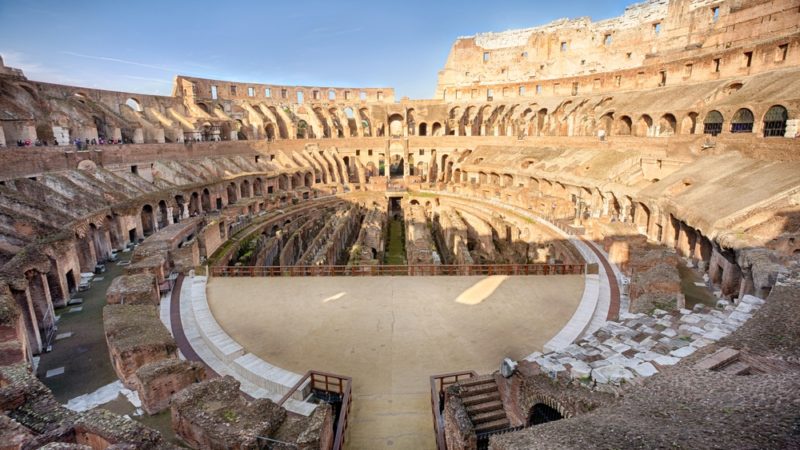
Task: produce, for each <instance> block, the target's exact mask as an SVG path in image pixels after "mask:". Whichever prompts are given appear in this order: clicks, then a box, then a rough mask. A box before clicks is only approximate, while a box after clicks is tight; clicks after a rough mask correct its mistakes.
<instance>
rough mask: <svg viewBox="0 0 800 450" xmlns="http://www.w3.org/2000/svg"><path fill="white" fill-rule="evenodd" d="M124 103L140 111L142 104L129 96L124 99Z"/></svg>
mask: <svg viewBox="0 0 800 450" xmlns="http://www.w3.org/2000/svg"><path fill="white" fill-rule="evenodd" d="M125 104H126V105H128V106H129V107H130V108H131V109H132V110H134V111H136V112H142V105H141V104H140V103H139V101H138V100H136V99H135V98H129V99H127V100H125Z"/></svg>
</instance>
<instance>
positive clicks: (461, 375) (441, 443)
mask: <svg viewBox="0 0 800 450" xmlns="http://www.w3.org/2000/svg"><path fill="white" fill-rule="evenodd" d="M476 376H478V374H477V373H475V372H473V371H469V372H452V373H443V374H441V375H431V378H430V381H431V412H432V413H433V432H434V433H435V434H436V448H437V450H447V442H446V441H445V437H444V418H443V417H442V410H443V409H444V390H445V388H447V386H450V385H451V384H454V383H457V382H459V381H462V380H468V379H470V378H473V377H476Z"/></svg>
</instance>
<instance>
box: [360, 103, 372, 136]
mask: <svg viewBox="0 0 800 450" xmlns="http://www.w3.org/2000/svg"><path fill="white" fill-rule="evenodd" d="M358 115H359V117H360V118H361V128H362V129H363V130H364V136H372V126H371V125H370V121H369V113H368V111H367V109H366V108H362V109H360V110H358Z"/></svg>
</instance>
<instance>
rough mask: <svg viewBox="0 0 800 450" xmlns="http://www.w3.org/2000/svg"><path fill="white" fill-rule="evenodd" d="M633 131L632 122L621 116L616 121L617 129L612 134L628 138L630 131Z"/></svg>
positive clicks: (628, 118)
mask: <svg viewBox="0 0 800 450" xmlns="http://www.w3.org/2000/svg"><path fill="white" fill-rule="evenodd" d="M632 129H633V121H632V120H631V118H630V117H628V116H622V117H620V118H619V120H618V121H617V129H616V130H614V134H618V135H620V136H630V135H631V130H632Z"/></svg>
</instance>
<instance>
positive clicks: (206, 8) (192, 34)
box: [0, 0, 630, 98]
mask: <svg viewBox="0 0 800 450" xmlns="http://www.w3.org/2000/svg"><path fill="white" fill-rule="evenodd" d="M628 3H630V2H625V1H621V0H611V1H591V0H570V1H563V2H553V1H549V2H543V1H531V0H527V1H526V0H508V1H506V0H495V1H492V2H474V3H473V2H468V1H463V0H462V1H450V0H428V1H418V0H406V1H403V0H401V1H394V2H391V3H389V2H386V3H384V2H380V1H375V0H372V1H362V0H358V1H336V2H334V1H299V0H296V1H293V2H285V1H280V2H278V1H252V2H243V1H241V2H237V1H214V2H210V1H181V2H178V1H170V0H160V1H153V0H135V1H134V0H103V1H81V0H75V1H64V0H59V1H55V0H54V1H49V0H48V1H36V0H26V1H22V0H16V1H15V0H0V55H3V58H4V59H5V62H6V65H9V66H12V67H19V68H21V69H23V70H24V71H25V73H26V75H27V76H28V77H29V78H31V79H34V80H41V81H49V82H54V83H62V84H72V85H79V86H88V87H95V88H101V89H112V90H120V91H131V92H141V93H149V94H166V95H168V94H169V93H170V91H171V83H172V78H173V76H174V75H176V74H183V75H192V76H197V77H205V78H216V79H224V80H235V81H244V82H261V83H274V84H289V85H316V86H337V87H338V86H342V87H345V86H352V87H394V88H395V89H396V93H397V98H400V97H401V96H408V97H411V98H430V97H432V96H433V93H434V90H435V88H436V74H437V72H438V71H439V70H440V69H441V68H442V67H443V66H444V63H445V60H446V58H447V54H448V52H449V51H450V46H451V45H452V43H453V42H454V40H455V39H456V37H458V36H464V35H472V34H475V33H478V32H484V31H503V30H507V29H512V28H525V27H531V26H536V25H540V24H543V23H546V22H549V21H551V20H554V19H558V18H561V17H577V16H589V17H591V18H592V19H593V20H600V19H605V18H608V17H613V16H617V15H619V14H621V13H622V11H623V10H624V8H625V6H626V5H627V4H628Z"/></svg>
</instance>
